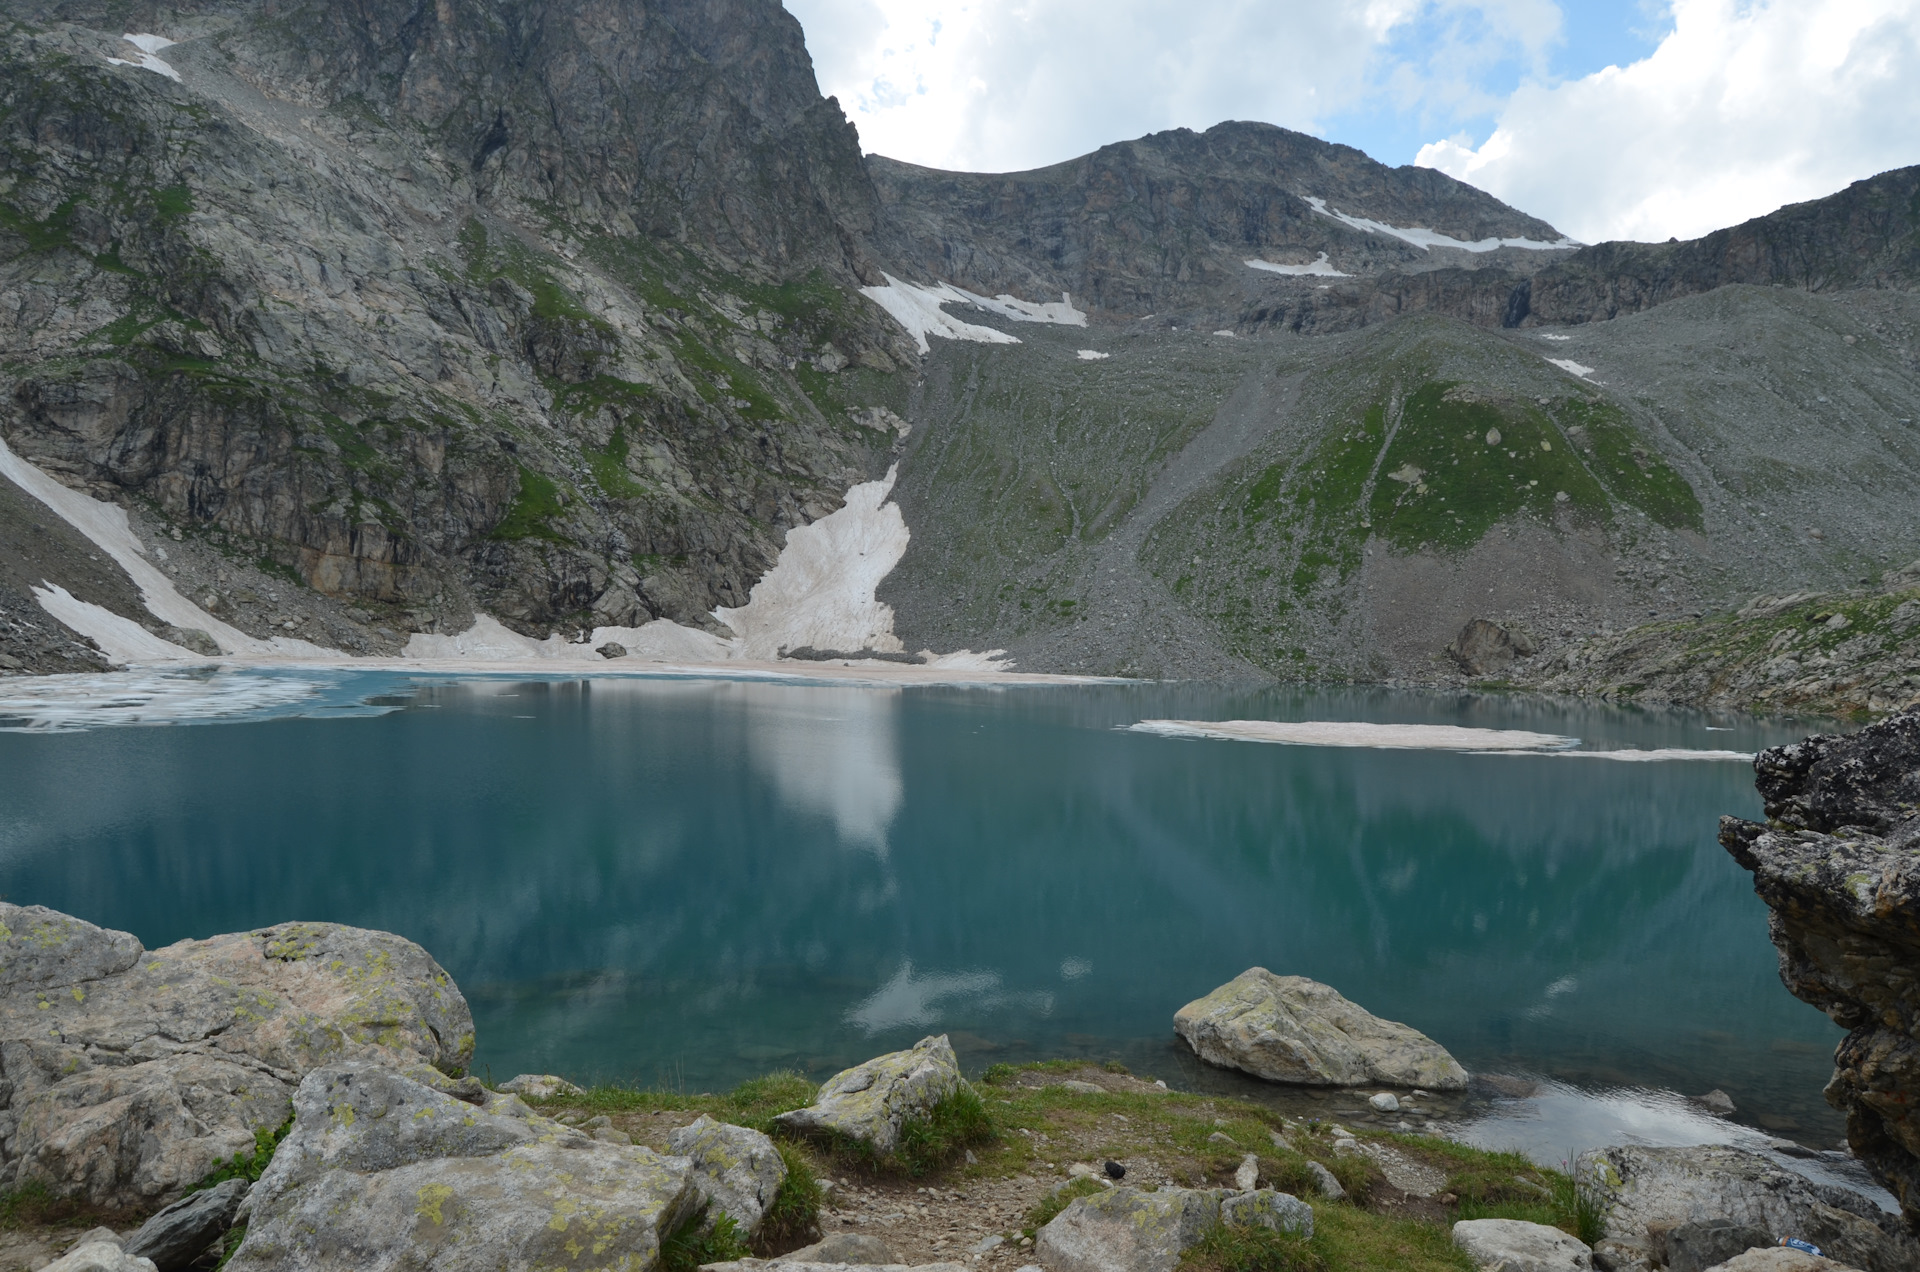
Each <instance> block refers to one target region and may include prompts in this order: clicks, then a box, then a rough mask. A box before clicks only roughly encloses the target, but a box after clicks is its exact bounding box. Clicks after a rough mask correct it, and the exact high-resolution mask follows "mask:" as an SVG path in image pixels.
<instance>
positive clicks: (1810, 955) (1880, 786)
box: [1720, 711, 1920, 1263]
mask: <svg viewBox="0 0 1920 1272" xmlns="http://www.w3.org/2000/svg"><path fill="white" fill-rule="evenodd" d="M1754 772H1755V774H1756V782H1755V785H1756V786H1758V788H1759V791H1760V795H1761V798H1762V800H1763V801H1764V803H1765V807H1766V814H1767V817H1768V822H1767V823H1766V824H1762V823H1759V822H1751V821H1744V820H1741V819H1738V818H1731V817H1729V818H1725V819H1723V820H1722V822H1721V826H1720V842H1721V843H1722V844H1723V845H1724V846H1725V847H1726V849H1727V851H1728V852H1730V853H1732V854H1733V857H1734V859H1735V860H1736V861H1738V862H1739V863H1740V864H1741V865H1742V866H1745V867H1746V868H1747V869H1748V870H1750V871H1752V872H1753V879H1754V891H1756V892H1758V893H1759V894H1760V897H1761V899H1762V900H1764V901H1765V902H1766V903H1767V905H1768V907H1769V908H1770V910H1771V912H1772V913H1771V915H1770V918H1769V928H1768V930H1769V931H1770V933H1771V934H1772V936H1773V942H1774V944H1775V946H1777V947H1778V948H1779V950H1780V979H1781V980H1782V981H1784V982H1785V983H1786V986H1787V988H1788V989H1789V990H1791V991H1792V992H1793V993H1794V995H1795V996H1796V997H1799V998H1801V999H1803V1000H1805V1001H1806V1002H1809V1003H1812V1004H1813V1005H1814V1006H1816V1007H1818V1008H1820V1009H1821V1010H1822V1011H1824V1012H1826V1013H1827V1015H1828V1016H1830V1017H1831V1018H1832V1019H1833V1020H1834V1022H1835V1023H1836V1024H1838V1025H1840V1026H1842V1027H1843V1028H1846V1029H1849V1030H1851V1031H1852V1032H1850V1033H1849V1034H1848V1035H1847V1037H1846V1039H1845V1040H1844V1041H1843V1042H1841V1044H1840V1046H1839V1049H1838V1050H1837V1051H1836V1052H1835V1054H1834V1074H1833V1079H1832V1081H1831V1082H1829V1083H1828V1084H1827V1100H1828V1102H1829V1103H1831V1104H1832V1105H1834V1107H1836V1108H1838V1109H1840V1110H1842V1111H1843V1112H1845V1113H1846V1115H1847V1140H1848V1142H1849V1143H1850V1144H1851V1145H1852V1147H1853V1152H1854V1155H1855V1156H1856V1157H1858V1158H1859V1159H1860V1160H1861V1161H1862V1162H1864V1163H1865V1164H1866V1165H1867V1167H1868V1169H1870V1170H1871V1171H1872V1172H1873V1173H1874V1175H1875V1176H1876V1177H1877V1178H1878V1179H1879V1180H1881V1182H1883V1183H1884V1184H1886V1186H1887V1188H1888V1189H1889V1190H1890V1191H1891V1192H1892V1193H1893V1194H1894V1196H1896V1197H1897V1198H1899V1199H1900V1204H1901V1206H1902V1208H1903V1210H1904V1212H1905V1214H1906V1217H1907V1220H1908V1222H1909V1223H1910V1224H1914V1225H1916V1226H1920V712H1915V711H1909V712H1906V713H1904V714H1901V715H1897V716H1894V717H1892V718H1890V719H1888V720H1884V721H1882V722H1880V723H1878V724H1874V725H1869V726H1868V727H1867V728H1864V729H1862V730H1860V731H1859V732H1858V733H1854V734H1847V735H1834V736H1822V737H1812V738H1808V739H1806V740H1805V741H1803V742H1799V743H1795V744H1794V745H1791V746H1782V747H1774V748H1772V749H1770V750H1767V751H1763V752H1761V753H1760V755H1759V756H1758V757H1756V758H1755V760H1754ZM1916 1263H1920V1258H1916Z"/></svg>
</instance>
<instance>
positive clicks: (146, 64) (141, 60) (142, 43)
mask: <svg viewBox="0 0 1920 1272" xmlns="http://www.w3.org/2000/svg"><path fill="white" fill-rule="evenodd" d="M120 38H121V39H123V40H125V41H126V42H127V43H128V44H131V45H133V47H134V48H136V49H139V50H140V56H139V57H137V58H133V59H128V58H123V57H110V58H108V59H107V64H108V65H109V66H137V67H139V68H140V69H141V70H143V71H152V72H153V73H154V74H156V75H164V76H166V77H167V78H168V79H170V80H176V81H177V80H178V79H179V78H180V72H178V71H176V70H174V69H173V67H171V66H169V65H168V64H167V63H166V62H164V61H162V60H161V59H160V58H159V57H157V56H155V55H156V54H158V53H159V52H160V50H161V49H170V48H172V47H173V45H174V41H172V40H169V39H168V38H167V37H166V36H164V35H123V36H121V37H120Z"/></svg>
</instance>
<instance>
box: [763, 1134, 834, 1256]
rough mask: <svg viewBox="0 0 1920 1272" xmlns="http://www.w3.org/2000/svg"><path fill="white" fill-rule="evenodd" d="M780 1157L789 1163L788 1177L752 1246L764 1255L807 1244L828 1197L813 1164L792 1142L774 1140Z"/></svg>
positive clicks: (774, 1197) (818, 1224)
mask: <svg viewBox="0 0 1920 1272" xmlns="http://www.w3.org/2000/svg"><path fill="white" fill-rule="evenodd" d="M774 1147H776V1148H777V1149H779V1150H780V1160H781V1161H782V1162H783V1163H785V1164H786V1168H787V1177H786V1179H784V1180H782V1181H781V1184H780V1191H778V1192H776V1193H775V1194H774V1195H773V1204H772V1205H770V1206H768V1207H767V1213H766V1215H765V1216H764V1217H763V1218H762V1219H761V1220H760V1230H759V1231H758V1232H756V1233H755V1234H754V1238H753V1245H754V1249H755V1251H756V1252H757V1253H759V1254H762V1255H768V1254H776V1253H780V1252H783V1251H786V1250H792V1249H794V1248H796V1247H797V1246H800V1245H804V1244H805V1243H806V1241H807V1239H808V1238H809V1237H811V1236H812V1235H813V1233H814V1232H815V1231H816V1230H818V1228H819V1226H820V1206H821V1203H822V1202H824V1201H825V1200H826V1197H825V1194H824V1193H822V1192H821V1191H820V1179H819V1177H818V1176H816V1175H815V1174H814V1173H813V1164H812V1163H811V1162H809V1161H808V1160H807V1159H806V1157H805V1156H804V1155H803V1154H802V1153H801V1152H800V1150H799V1149H798V1148H796V1147H794V1146H793V1145H792V1144H788V1143H782V1142H778V1141H776V1142H775V1145H774Z"/></svg>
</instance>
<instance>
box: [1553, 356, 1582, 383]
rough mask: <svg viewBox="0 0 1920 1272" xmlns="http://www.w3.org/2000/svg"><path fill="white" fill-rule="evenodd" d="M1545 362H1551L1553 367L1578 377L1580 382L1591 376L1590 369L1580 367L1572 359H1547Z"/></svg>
mask: <svg viewBox="0 0 1920 1272" xmlns="http://www.w3.org/2000/svg"><path fill="white" fill-rule="evenodd" d="M1547 361H1548V362H1551V363H1552V364H1553V365H1554V366H1556V367H1559V368H1560V369H1561V370H1562V371H1566V372H1568V373H1570V374H1572V375H1577V376H1579V377H1580V378H1581V379H1582V380H1585V379H1587V378H1588V377H1589V376H1591V375H1592V374H1593V368H1592V367H1587V366H1581V365H1580V364H1579V363H1578V362H1575V361H1574V360H1573V359H1572V358H1548V359H1547Z"/></svg>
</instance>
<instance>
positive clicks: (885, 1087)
mask: <svg viewBox="0 0 1920 1272" xmlns="http://www.w3.org/2000/svg"><path fill="white" fill-rule="evenodd" d="M965 1085H966V1080H965V1079H964V1078H962V1077H961V1076H960V1061H959V1060H958V1058H957V1057H955V1055H954V1054H953V1044H952V1043H950V1042H948V1041H947V1037H946V1035H945V1034H941V1035H940V1036H939V1037H935V1038H922V1039H921V1040H920V1041H919V1042H917V1043H915V1044H914V1045H913V1047H912V1048H910V1049H909V1050H906V1051H894V1052H889V1053H888V1054H886V1055H884V1056H876V1057H874V1058H873V1059H872V1060H868V1061H867V1062H866V1063H864V1064H858V1065H855V1066H854V1067H853V1068H851V1069H844V1070H842V1071H841V1072H839V1073H836V1074H834V1075H833V1076H832V1077H831V1078H828V1079H827V1081H826V1083H825V1085H823V1086H822V1087H821V1088H820V1092H819V1094H817V1095H816V1096H814V1099H813V1103H812V1104H809V1105H808V1106H807V1107H805V1108H803V1109H795V1110H793V1111H792V1112H791V1113H782V1114H780V1115H779V1116H778V1117H776V1118H775V1119H774V1121H775V1122H777V1123H779V1124H780V1125H781V1126H784V1127H786V1128H787V1129H789V1130H792V1131H798V1132H800V1133H801V1134H803V1135H811V1134H820V1133H826V1134H833V1135H844V1136H846V1137H847V1138H849V1139H851V1140H854V1141H856V1142H858V1143H861V1144H866V1145H868V1146H870V1147H871V1148H873V1150H874V1151H875V1152H878V1153H881V1154H888V1153H892V1152H893V1151H894V1150H895V1149H896V1148H898V1147H899V1146H900V1128H901V1127H902V1126H904V1125H905V1124H906V1123H907V1122H908V1121H911V1120H913V1119H915V1118H920V1117H925V1116H926V1115H927V1114H928V1113H929V1112H931V1111H932V1109H933V1106H934V1105H936V1104H938V1103H939V1102H940V1101H942V1100H944V1099H946V1098H947V1097H948V1096H950V1095H953V1094H955V1093H957V1092H958V1091H960V1090H961V1089H962V1088H963V1087H964V1086H965Z"/></svg>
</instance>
